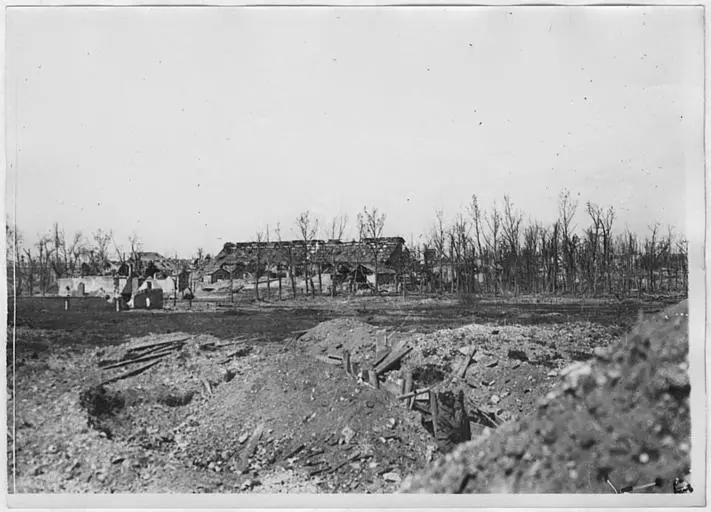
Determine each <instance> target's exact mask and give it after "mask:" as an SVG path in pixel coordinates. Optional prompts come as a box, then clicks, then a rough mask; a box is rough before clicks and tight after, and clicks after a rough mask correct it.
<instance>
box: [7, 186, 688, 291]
mask: <svg viewBox="0 0 711 512" xmlns="http://www.w3.org/2000/svg"><path fill="white" fill-rule="evenodd" d="M385 219H386V216H385V214H384V213H382V212H381V211H379V210H378V209H377V208H375V207H372V208H367V207H364V208H363V210H362V211H360V212H359V213H358V215H357V216H356V229H355V231H356V237H354V239H355V238H357V239H358V240H359V241H361V242H362V244H363V247H366V248H367V253H366V254H367V256H365V255H364V256H363V258H364V260H366V259H367V261H363V262H360V261H356V262H351V263H355V266H356V268H357V267H358V265H359V264H360V263H370V264H373V265H374V271H375V276H376V278H375V286H374V291H376V292H377V290H378V281H377V276H378V274H379V270H380V269H379V265H380V264H381V263H380V261H381V259H380V258H379V257H378V254H379V253H380V252H381V250H382V245H381V244H382V242H381V239H382V237H383V231H384V228H385ZM615 221H616V212H615V210H614V208H613V207H611V206H610V207H602V206H599V205H597V204H594V203H590V202H588V203H585V204H584V205H583V207H581V205H580V204H579V202H578V200H577V199H575V198H574V197H573V196H572V195H571V194H570V192H569V191H567V190H563V191H562V192H561V193H560V195H559V198H558V204H557V218H556V219H555V221H553V222H551V223H549V224H544V223H542V222H539V221H537V220H533V219H530V218H524V214H523V212H521V211H520V210H518V209H517V208H516V207H515V205H514V203H513V201H512V200H511V198H510V197H509V196H506V195H505V196H504V197H503V205H502V206H498V205H497V204H496V203H495V202H494V204H492V205H491V206H490V207H489V208H482V207H481V206H480V204H479V201H478V199H477V197H476V195H474V196H472V200H471V202H470V204H469V205H468V206H467V207H466V208H465V210H464V211H463V212H459V213H457V214H456V215H455V216H454V218H453V219H452V220H451V221H450V222H448V221H447V220H446V219H445V217H444V214H443V212H441V211H439V212H436V216H435V222H434V225H433V227H432V229H431V230H430V233H429V238H428V242H427V243H426V244H424V246H422V247H411V248H410V250H411V253H412V254H411V255H412V256H413V257H414V258H413V259H412V261H411V262H410V265H405V266H403V267H402V268H399V269H397V270H398V278H403V279H406V280H408V281H409V283H410V284H419V285H420V286H421V287H422V288H427V289H429V290H431V291H436V290H438V291H448V292H453V293H494V294H496V293H514V294H517V293H570V294H588V295H598V294H618V295H630V294H634V293H638V294H639V293H643V292H644V293H662V292H663V293H668V292H673V293H676V292H679V293H685V291H686V289H687V281H688V263H687V252H688V251H687V242H686V240H684V239H683V238H682V237H680V236H677V235H676V234H675V233H674V231H673V229H672V228H671V227H669V228H667V229H666V230H665V231H662V228H661V227H660V226H659V224H657V223H654V224H651V225H650V226H649V232H648V233H646V234H644V235H642V236H640V235H639V234H635V233H632V232H631V231H629V230H628V229H624V230H619V229H618V230H617V231H615V229H614V228H615V227H616V225H615ZM347 227H348V217H347V216H345V215H342V216H338V217H334V218H333V219H332V221H331V222H330V223H329V224H328V225H327V226H326V228H325V229H323V230H322V232H319V220H318V219H317V218H316V217H315V216H314V215H313V214H312V213H311V212H310V211H308V210H307V211H304V212H302V213H300V214H299V215H298V216H297V217H296V219H295V222H294V226H293V229H294V232H295V233H296V234H297V236H298V237H299V240H300V241H302V242H303V251H304V254H295V252H298V251H300V250H301V249H300V248H299V247H295V246H294V245H293V244H284V247H283V248H281V247H280V246H281V245H282V235H281V229H280V226H279V225H278V224H277V227H276V229H275V230H274V231H273V232H272V231H271V230H270V229H269V226H267V227H266V229H264V230H258V231H257V232H256V241H257V244H256V247H257V251H256V260H257V261H256V265H254V278H255V279H254V290H255V295H256V297H257V298H259V293H260V292H259V278H260V277H262V276H263V275H264V272H266V270H267V269H271V268H274V267H275V266H279V267H282V268H283V267H286V268H287V269H288V270H289V276H290V280H291V283H290V284H291V291H292V295H293V296H295V295H296V292H297V290H296V283H295V280H294V276H295V275H296V273H297V265H302V266H303V268H302V269H301V272H302V273H303V278H304V283H305V293H306V294H309V293H311V294H312V295H315V294H316V293H317V290H318V292H319V293H322V291H323V290H322V279H321V266H322V265H323V264H325V263H327V262H328V263H330V265H328V266H330V268H331V269H332V270H331V271H332V272H333V273H332V275H331V278H332V279H331V282H332V286H331V291H332V293H335V287H334V286H333V283H335V272H336V270H337V264H336V263H337V262H336V253H335V251H336V248H335V246H331V247H333V253H332V254H330V255H326V259H325V260H323V261H312V252H311V250H310V249H311V248H312V247H313V243H314V241H315V240H316V239H317V238H319V236H321V237H323V238H327V239H330V240H342V239H343V237H344V236H345V234H346V229H347ZM6 235H7V260H8V262H10V263H14V265H12V268H11V269H9V272H8V278H9V282H8V285H9V286H8V289H11V285H12V282H11V281H12V280H13V279H14V286H15V287H16V288H15V289H16V290H17V291H18V292H19V293H30V294H33V293H35V292H36V291H39V292H41V293H46V292H47V291H48V290H49V289H50V287H51V285H52V284H53V283H54V282H55V281H56V279H57V278H58V277H62V276H67V275H77V274H78V273H81V272H84V271H85V270H86V271H88V272H97V271H98V272H102V271H104V270H106V269H107V268H109V267H110V266H111V262H110V259H113V260H114V261H116V260H118V261H119V262H122V263H123V262H126V261H129V262H130V261H139V258H137V254H138V253H139V251H140V250H141V248H142V244H141V241H140V239H139V238H138V236H137V235H135V234H134V235H132V236H130V237H129V239H128V243H127V245H126V246H122V245H120V244H118V243H117V242H116V240H115V237H114V235H113V233H112V231H110V230H109V231H104V230H102V229H98V230H96V231H95V232H93V233H90V234H89V235H84V234H83V233H81V232H75V233H72V234H71V235H67V234H65V231H64V229H62V228H61V227H60V226H59V224H57V223H55V224H54V226H53V227H52V229H51V230H50V231H48V232H47V233H44V234H42V235H41V236H39V237H38V240H37V241H36V242H35V243H33V244H31V243H26V242H25V241H24V240H23V237H22V235H21V234H20V233H18V232H16V231H15V230H14V229H13V227H12V226H11V225H10V224H9V223H6ZM274 244H276V247H277V248H279V249H283V250H277V251H274V250H262V249H263V248H266V247H267V246H269V247H273V246H274ZM203 253H204V251H203V250H202V249H198V256H197V260H196V261H198V262H204V261H209V260H208V258H209V256H206V255H204V254H203ZM323 254H324V253H323V251H322V252H321V258H322V259H323V257H324V256H323ZM356 254H357V252H356ZM285 255H286V257H285ZM277 260H278V261H277ZM417 261H422V262H424V265H423V266H418V265H416V262H417ZM312 274H313V275H312ZM315 276H318V281H317V282H318V286H316V284H315V283H314V277H315ZM278 287H279V296H280V297H281V295H282V282H281V278H278ZM267 294H268V295H269V296H270V295H271V279H267Z"/></svg>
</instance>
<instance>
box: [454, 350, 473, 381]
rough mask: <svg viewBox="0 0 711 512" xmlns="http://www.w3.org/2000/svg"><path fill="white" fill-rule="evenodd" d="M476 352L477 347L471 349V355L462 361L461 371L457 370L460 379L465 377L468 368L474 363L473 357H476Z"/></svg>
mask: <svg viewBox="0 0 711 512" xmlns="http://www.w3.org/2000/svg"><path fill="white" fill-rule="evenodd" d="M475 353H476V349H470V350H469V355H468V356H467V357H466V358H465V359H464V362H463V363H462V365H461V367H460V368H459V371H457V377H459V378H460V379H463V378H464V375H466V373H467V369H468V368H469V366H470V365H471V363H472V359H474V354H475Z"/></svg>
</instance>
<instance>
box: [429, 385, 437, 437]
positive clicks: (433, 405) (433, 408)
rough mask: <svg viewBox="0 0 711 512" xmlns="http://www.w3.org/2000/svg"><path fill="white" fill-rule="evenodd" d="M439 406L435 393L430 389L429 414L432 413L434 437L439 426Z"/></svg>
mask: <svg viewBox="0 0 711 512" xmlns="http://www.w3.org/2000/svg"><path fill="white" fill-rule="evenodd" d="M438 409H439V407H438V404H437V393H433V392H432V391H430V414H431V415H432V432H433V433H434V436H435V439H436V438H437V433H438V432H439V428H438V426H437V422H438V421H439V411H438Z"/></svg>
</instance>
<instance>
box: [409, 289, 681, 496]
mask: <svg viewBox="0 0 711 512" xmlns="http://www.w3.org/2000/svg"><path fill="white" fill-rule="evenodd" d="M687 354H688V309H687V303H686V301H684V302H683V303H681V304H679V305H677V306H673V307H671V308H669V309H667V310H666V311H665V312H663V313H661V314H658V315H656V316H654V317H653V318H649V319H647V320H645V321H644V322H642V323H640V324H639V325H638V326H637V327H636V328H635V329H634V330H633V332H632V333H631V334H630V335H629V336H626V337H625V338H624V339H623V340H620V342H619V343H616V344H614V345H612V346H610V347H609V348H608V349H607V350H596V351H595V357H594V358H593V359H592V360H591V361H588V362H585V363H577V364H575V365H572V366H570V367H568V368H566V369H565V371H564V372H563V378H562V380H561V381H560V382H558V383H557V384H556V386H555V387H554V389H553V390H552V391H551V392H549V393H547V394H546V395H545V396H544V397H543V398H541V399H540V400H538V403H537V407H536V410H535V411H534V413H533V414H531V415H529V416H526V417H524V418H522V419H521V420H520V421H518V422H511V423H509V424H507V425H505V426H503V427H501V428H500V429H498V430H496V431H495V432H493V433H491V434H490V435H488V436H486V435H484V436H480V437H479V438H477V439H475V440H473V441H471V442H469V443H466V444H463V445H460V446H459V447H458V448H457V449H456V450H455V451H454V452H453V453H450V454H448V455H447V456H446V457H443V458H441V459H439V460H438V461H437V462H436V463H435V464H434V465H433V467H431V468H428V469H426V470H425V471H422V472H420V473H419V474H418V475H416V476H414V477H412V478H410V479H408V481H407V482H406V483H405V484H404V486H403V490H404V491H406V492H436V493H461V492H471V493H482V492H493V493H502V492H503V493H509V492H524V493H532V492H535V493H556V492H558V493H560V492H563V493H575V492H584V493H604V492H608V493H609V492H614V491H613V490H612V489H613V487H614V489H616V490H617V491H620V490H622V489H625V488H627V489H629V488H633V489H634V488H635V487H637V486H639V487H644V489H640V490H639V491H637V492H664V493H670V492H672V482H673V480H674V478H682V479H683V478H689V476H688V475H687V473H688V472H689V464H690V462H689V450H690V438H689V435H690V414H689V391H690V383H689V378H688V373H687V369H688V361H687ZM652 483H653V484H654V485H650V486H648V487H647V486H646V485H647V484H652Z"/></svg>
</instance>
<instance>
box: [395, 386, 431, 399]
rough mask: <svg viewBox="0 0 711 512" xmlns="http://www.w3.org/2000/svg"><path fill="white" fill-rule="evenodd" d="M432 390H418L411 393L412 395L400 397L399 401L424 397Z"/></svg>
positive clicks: (406, 394)
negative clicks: (419, 396) (418, 396)
mask: <svg viewBox="0 0 711 512" xmlns="http://www.w3.org/2000/svg"><path fill="white" fill-rule="evenodd" d="M429 392H430V388H423V389H418V390H416V391H411V392H410V393H405V394H404V395H400V396H398V397H397V399H398V400H405V399H409V398H414V397H416V396H417V395H424V394H425V393H429Z"/></svg>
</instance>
